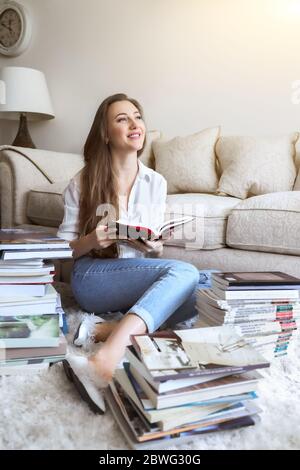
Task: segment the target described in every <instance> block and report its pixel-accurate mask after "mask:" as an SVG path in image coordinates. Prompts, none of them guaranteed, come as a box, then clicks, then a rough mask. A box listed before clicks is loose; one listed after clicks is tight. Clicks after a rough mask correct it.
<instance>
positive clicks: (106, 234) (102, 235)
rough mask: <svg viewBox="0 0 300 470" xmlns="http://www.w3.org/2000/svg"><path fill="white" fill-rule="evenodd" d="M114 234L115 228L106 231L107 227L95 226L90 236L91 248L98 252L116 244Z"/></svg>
mask: <svg viewBox="0 0 300 470" xmlns="http://www.w3.org/2000/svg"><path fill="white" fill-rule="evenodd" d="M115 233H116V229H115V228H110V229H108V228H107V225H97V227H96V228H95V230H93V232H91V234H90V236H91V241H92V244H93V248H94V249H96V250H99V248H102V249H103V248H108V247H109V246H110V245H112V244H113V243H115V242H116V238H115V237H114V234H115Z"/></svg>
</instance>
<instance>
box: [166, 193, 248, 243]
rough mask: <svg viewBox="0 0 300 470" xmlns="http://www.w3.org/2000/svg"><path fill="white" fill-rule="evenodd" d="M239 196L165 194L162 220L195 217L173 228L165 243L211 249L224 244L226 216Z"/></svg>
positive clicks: (237, 201)
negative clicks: (171, 234)
mask: <svg viewBox="0 0 300 470" xmlns="http://www.w3.org/2000/svg"><path fill="white" fill-rule="evenodd" d="M238 203H239V199H236V198H233V197H221V196H215V195H213V194H174V195H169V196H168V197H167V209H166V214H165V220H168V219H170V218H173V217H174V218H176V217H182V216H186V215H192V216H195V217H196V218H195V220H194V221H193V222H190V223H188V224H186V225H184V226H183V227H182V230H181V229H177V230H175V232H174V234H173V237H172V240H170V241H168V242H166V244H167V245H173V246H185V247H186V248H189V249H195V250H199V249H204V250H213V249H216V248H222V247H224V246H225V238H226V224H227V218H228V215H229V214H230V212H231V210H232V208H233V207H235V206H236V205H237V204H238Z"/></svg>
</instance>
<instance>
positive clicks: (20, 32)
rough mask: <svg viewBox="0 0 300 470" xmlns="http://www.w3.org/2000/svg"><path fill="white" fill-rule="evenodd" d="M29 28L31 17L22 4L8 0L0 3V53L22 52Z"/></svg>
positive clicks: (18, 53) (28, 38)
mask: <svg viewBox="0 0 300 470" xmlns="http://www.w3.org/2000/svg"><path fill="white" fill-rule="evenodd" d="M31 30H32V27H31V18H30V16H29V14H28V12H27V10H26V9H25V8H24V6H23V5H20V4H19V3H17V2H14V1H8V0H7V1H5V2H4V3H1V4H0V54H3V55H5V56H10V57H15V56H17V55H20V54H21V53H22V52H24V51H25V49H26V48H27V47H28V45H29V42H30V39H31Z"/></svg>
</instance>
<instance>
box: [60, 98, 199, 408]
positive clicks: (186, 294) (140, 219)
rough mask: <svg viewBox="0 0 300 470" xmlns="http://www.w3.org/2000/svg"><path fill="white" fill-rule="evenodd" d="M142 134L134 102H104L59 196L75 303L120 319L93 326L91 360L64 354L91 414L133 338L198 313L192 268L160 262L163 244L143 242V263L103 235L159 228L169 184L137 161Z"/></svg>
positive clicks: (139, 110) (125, 246)
mask: <svg viewBox="0 0 300 470" xmlns="http://www.w3.org/2000/svg"><path fill="white" fill-rule="evenodd" d="M145 132H146V129H145V124H144V120H143V113H142V108H141V106H140V104H139V103H138V102H137V101H136V100H134V99H131V98H128V97H127V96H126V95H124V94H117V95H113V96H110V97H108V98H107V99H106V100H104V101H103V103H102V104H101V105H100V107H99V109H98V111H97V113H96V116H95V119H94V122H93V124H92V127H91V130H90V132H89V135H88V138H87V141H86V143H85V146H84V160H85V166H84V168H83V170H81V172H80V173H78V174H77V175H76V176H75V177H74V178H73V179H72V180H71V182H70V184H69V186H68V187H67V189H66V190H65V193H64V202H65V214H64V220H63V222H62V224H61V226H60V227H59V231H58V235H59V236H60V237H62V238H65V239H67V240H70V241H71V242H70V246H71V248H72V249H73V257H74V260H75V262H74V267H73V272H72V280H71V286H72V290H73V293H74V296H75V298H76V300H77V301H78V303H79V305H80V306H81V307H82V308H83V309H84V310H86V311H87V312H94V313H96V314H101V315H105V313H107V312H114V311H121V312H124V316H123V318H122V319H121V321H120V322H118V323H116V322H115V323H110V324H109V325H107V324H106V323H100V324H98V325H95V332H94V333H95V336H96V337H97V336H98V339H101V340H102V341H104V342H103V344H102V346H101V348H100V349H99V351H98V352H97V353H96V354H95V355H92V356H90V357H89V358H86V357H83V356H77V355H71V354H69V355H68V356H67V359H66V362H65V363H64V366H65V370H66V373H67V374H68V376H69V378H71V379H73V381H74V383H75V385H77V388H78V389H79V391H80V393H81V394H82V396H83V398H84V399H86V401H88V403H89V405H90V406H91V408H92V409H93V410H94V411H96V412H100V411H101V410H103V409H104V404H103V400H102V395H101V391H100V390H99V387H101V386H102V387H103V386H105V385H107V383H108V382H109V381H110V380H111V379H112V377H113V374H114V371H115V368H116V367H117V365H118V363H119V362H120V360H121V359H122V357H123V355H124V352H125V348H126V346H127V345H128V344H130V335H134V334H141V333H146V332H148V333H152V332H153V331H155V330H156V329H158V328H159V327H160V326H161V325H162V324H163V323H164V322H165V321H166V320H167V319H168V318H169V317H170V316H171V315H173V314H174V318H176V320H178V321H180V320H181V319H182V318H183V316H184V317H191V316H193V315H195V314H196V312H195V308H194V302H193V301H192V300H191V299H192V298H193V297H191V296H192V294H193V292H194V290H195V287H196V286H197V283H198V282H199V272H198V270H197V269H196V268H195V267H194V266H193V265H191V264H188V263H185V262H181V261H176V260H168V259H158V258H157V256H158V255H160V254H161V251H162V242H161V241H157V242H146V243H147V244H148V246H150V247H151V248H152V249H153V253H155V254H156V257H155V258H149V257H147V258H146V257H145V256H144V255H143V254H142V252H141V251H139V250H137V249H135V247H134V246H130V245H128V244H127V243H124V244H122V243H120V242H118V243H116V242H115V240H114V239H113V238H112V234H111V233H108V232H107V231H106V229H107V228H106V223H107V221H108V220H110V219H111V220H113V219H114V220H118V218H122V221H124V220H125V221H127V223H131V224H137V225H143V226H149V225H151V226H155V225H156V226H159V225H160V224H161V223H162V222H163V217H164V210H165V202H166V194H167V185H166V181H165V179H164V178H163V177H162V176H161V175H160V174H158V173H156V172H155V171H153V170H151V169H149V168H147V167H146V166H145V165H143V164H142V163H141V162H140V161H139V156H140V155H141V153H142V151H143V149H144V145H145ZM111 209H113V210H111ZM97 214H98V215H97ZM99 214H100V215H99Z"/></svg>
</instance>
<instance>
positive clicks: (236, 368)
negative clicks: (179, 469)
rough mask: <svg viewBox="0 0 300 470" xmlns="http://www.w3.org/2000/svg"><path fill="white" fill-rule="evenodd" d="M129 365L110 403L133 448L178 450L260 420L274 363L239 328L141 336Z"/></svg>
mask: <svg viewBox="0 0 300 470" xmlns="http://www.w3.org/2000/svg"><path fill="white" fill-rule="evenodd" d="M126 358H127V360H128V362H125V363H124V367H123V368H119V369H117V371H116V373H115V377H114V380H113V382H112V383H111V384H110V387H109V389H108V390H107V392H106V401H107V403H108V405H109V406H110V408H111V410H112V413H113V414H114V416H115V418H116V420H117V422H118V424H119V426H120V427H121V430H122V431H123V432H124V435H125V437H126V438H127V440H128V442H129V444H130V446H131V447H133V448H147V447H148V448H151V447H155V448H157V447H160V446H166V445H173V444H175V443H176V442H177V441H180V442H181V441H183V440H185V439H191V438H192V437H193V436H196V435H199V434H201V433H206V432H213V431H221V430H225V429H234V428H239V427H243V426H250V425H253V424H255V422H256V420H257V419H259V418H258V416H259V413H260V412H261V410H260V408H259V407H258V406H257V405H256V403H255V399H256V398H257V387H258V383H259V381H260V380H261V379H262V375H261V374H260V373H259V372H257V370H256V369H260V368H264V367H269V365H270V363H269V362H268V361H267V360H266V359H265V358H264V357H263V356H262V355H261V354H260V353H259V352H257V351H256V350H255V349H254V348H253V347H252V346H250V345H248V344H247V342H245V341H244V340H243V339H242V338H241V337H240V336H238V335H237V334H235V333H234V332H233V331H232V329H231V328H227V327H215V328H194V329H189V330H177V331H173V332H168V331H166V332H157V333H154V334H152V335H136V336H134V337H132V346H129V347H128V348H127V352H126Z"/></svg>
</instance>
